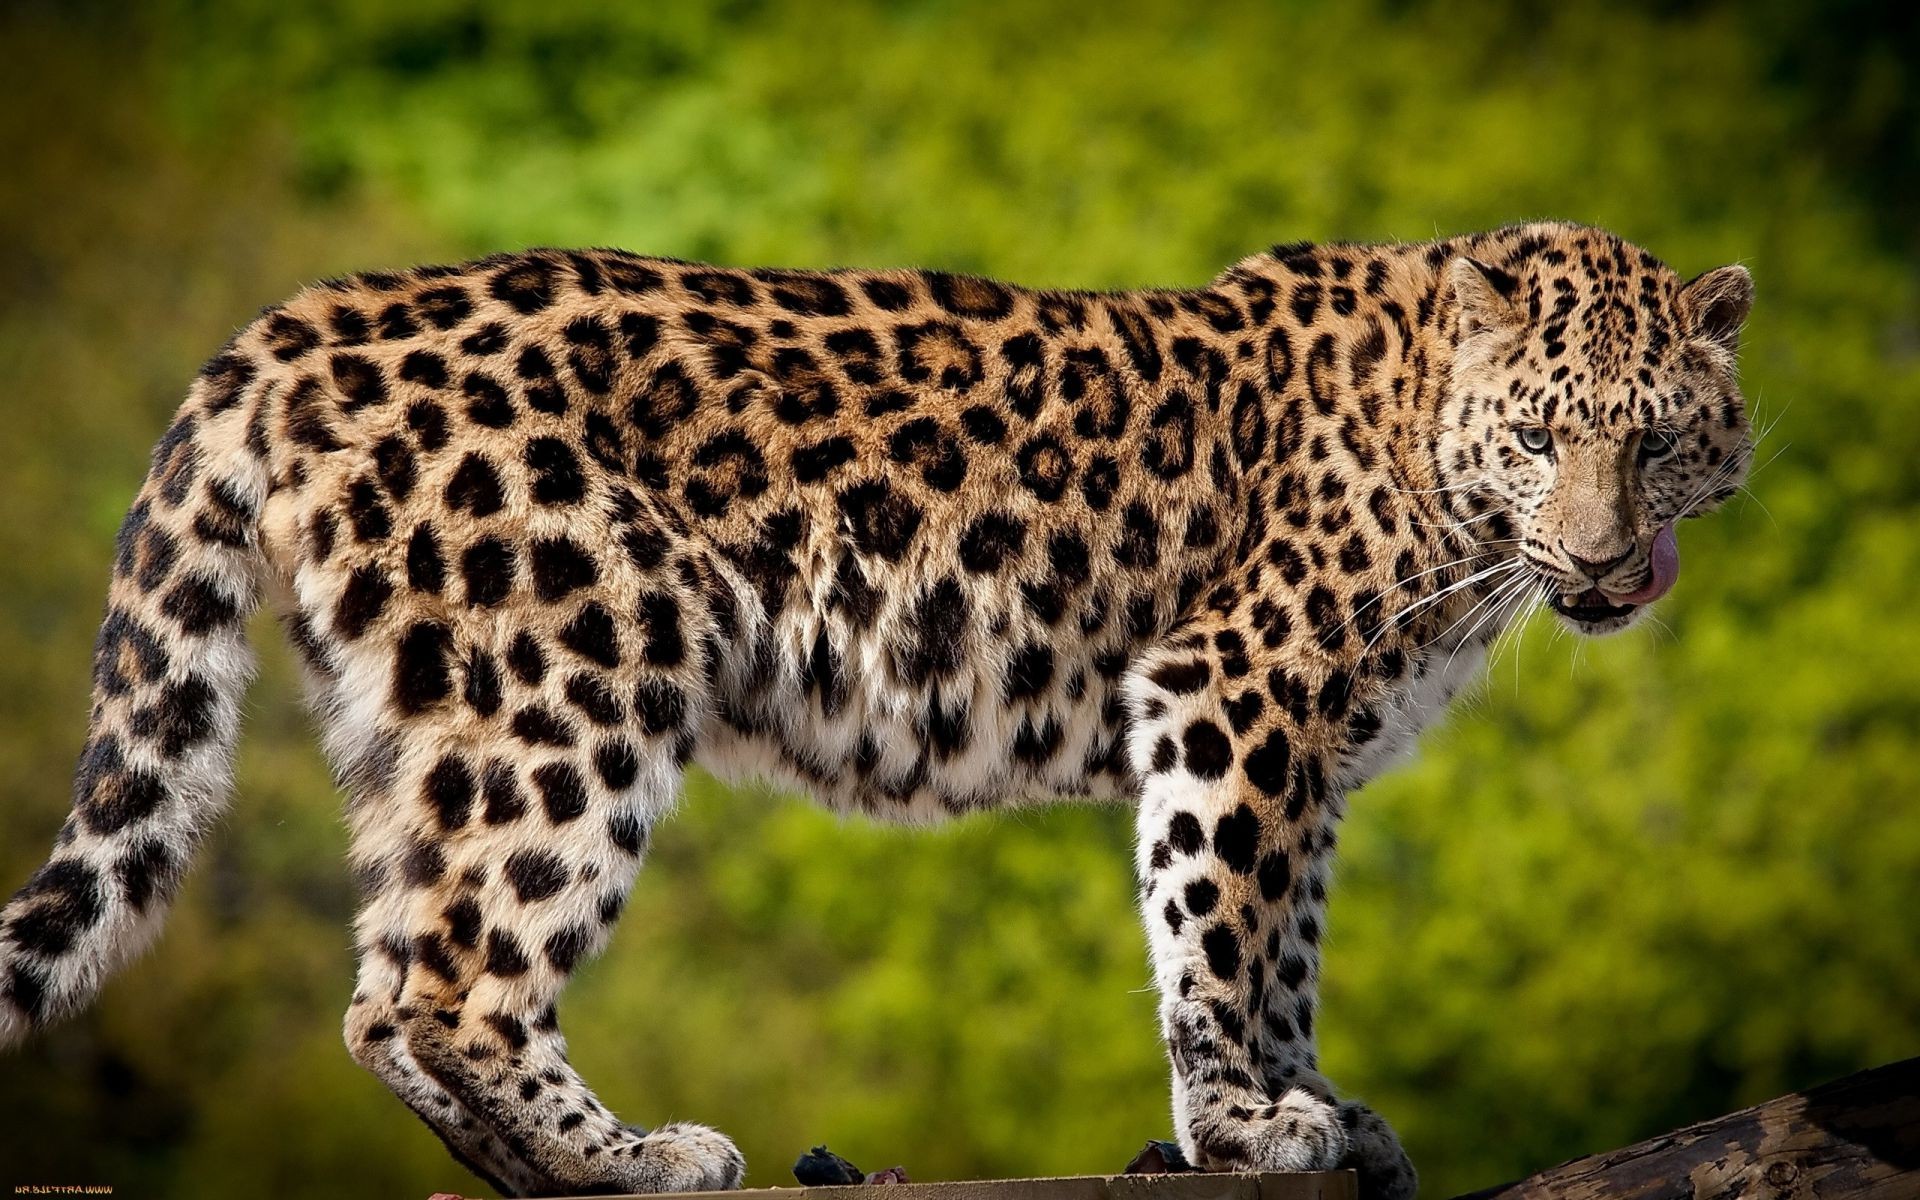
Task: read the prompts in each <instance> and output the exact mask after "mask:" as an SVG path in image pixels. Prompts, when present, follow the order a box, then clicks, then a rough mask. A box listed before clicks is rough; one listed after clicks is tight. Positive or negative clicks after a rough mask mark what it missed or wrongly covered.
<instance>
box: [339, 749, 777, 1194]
mask: <svg viewBox="0 0 1920 1200" xmlns="http://www.w3.org/2000/svg"><path fill="white" fill-rule="evenodd" d="M420 732H421V731H420V730H418V729H416V730H415V731H414V738H415V739H416V744H415V746H414V747H413V748H412V749H410V750H409V751H408V753H407V754H406V755H405V756H403V759H402V762H401V763H400V764H399V765H398V766H397V767H396V768H395V769H394V774H395V784H394V789H395V794H396V796H397V797H401V798H405V797H413V798H415V799H414V802H412V803H405V802H394V803H388V804H385V805H381V806H380V807H379V809H378V810H377V811H373V812H364V811H363V810H359V809H357V810H356V812H355V814H354V817H355V820H354V824H355V842H356V858H361V859H363V861H362V867H363V870H362V875H363V879H366V880H368V881H369V883H370V885H371V886H370V891H371V893H372V894H371V896H370V898H369V900H368V902H367V903H366V905H365V907H364V908H363V910H362V912H361V915H360V918H359V922H358V931H359V938H360V942H361V946H362V955H363V963H362V983H361V988H360V990H359V992H358V993H357V995H356V1003H355V1005H354V1008H353V1010H352V1011H351V1012H350V1014H349V1018H348V1025H349V1033H348V1037H349V1042H350V1043H352V1044H353V1045H354V1047H355V1054H356V1057H358V1058H360V1060H361V1061H362V1062H364V1063H366V1064H367V1065H368V1066H370V1067H371V1068H372V1069H373V1070H374V1071H375V1073H376V1074H379V1075H380V1076H381V1078H382V1079H383V1080H385V1081H386V1082H387V1083H388V1084H389V1086H391V1087H392V1088H393V1089H394V1091H395V1092H396V1093H397V1094H399V1095H400V1097H401V1098H402V1099H403V1100H405V1101H406V1102H407V1103H408V1104H409V1106H410V1107H412V1108H413V1109H414V1110H415V1111H416V1112H418V1113H420V1114H421V1116H422V1117H424V1118H425V1119H426V1120H427V1122H428V1124H429V1125H431V1126H433V1127H434V1129H435V1131H436V1132H437V1133H439V1134H440V1136H441V1137H442V1138H443V1139H444V1140H445V1141H446V1142H447V1144H448V1145H449V1147H450V1148H452V1149H453V1150H454V1151H455V1153H456V1154H457V1155H458V1156H460V1157H461V1158H462V1159H463V1160H465V1161H467V1162H468V1163H469V1165H471V1166H472V1167H473V1168H474V1169H476V1170H477V1171H479V1173H481V1174H482V1175H484V1176H487V1177H488V1178H489V1179H490V1181H492V1182H494V1183H496V1184H497V1185H499V1186H500V1187H501V1188H502V1189H503V1190H505V1191H509V1192H514V1193H518V1194H535V1195H538V1194H574V1193H582V1192H592V1191H604V1190H617V1191H632V1192H662V1191H698V1190H711V1189H715V1188H724V1187H733V1186H738V1184H739V1182H740V1179H741V1176H742V1174H743V1171H744V1164H743V1163H742V1161H741V1159H740V1156H739V1154H738V1152H737V1151H736V1150H735V1149H734V1148H733V1146H732V1144H731V1143H730V1142H728V1141H727V1140H726V1139H725V1138H724V1137H722V1136H721V1135H719V1134H718V1133H715V1132H713V1131H711V1130H708V1129H705V1128H702V1127H699V1126H691V1125H670V1126H664V1127H662V1128H659V1129H656V1130H653V1131H652V1132H648V1131H646V1130H643V1129H639V1128H636V1127H633V1126H629V1125H626V1124H623V1123H622V1122H621V1121H620V1120H619V1119H618V1118H617V1117H615V1116H614V1115H613V1114H612V1113H611V1112H609V1111H608V1110H607V1109H606V1107H605V1106H604V1105H602V1104H601V1103H600V1102H599V1101H598V1100H597V1099H596V1098H595V1097H594V1095H593V1093H592V1091H591V1090H590V1089H589V1088H588V1087H587V1085H586V1083H585V1082H584V1081H583V1080H582V1079H581V1078H580V1076H579V1075H578V1074H577V1073H576V1072H575V1071H574V1070H573V1068H572V1066H571V1065H570V1064H569V1063H568V1061H567V1056H566V1043H565V1040H564V1038H563V1037H562V1036H561V1033H560V1029H559V1025H558V1019H557V1016H556V1011H555V1005H556V1003H557V1000H558V998H559V993H560V991H561V989H562V987H563V986H564V985H565V983H566V981H567V978H568V976H569V975H570V974H571V973H572V971H573V970H574V969H575V968H576V967H577V966H578V965H579V964H580V963H582V962H584V961H585V960H586V959H587V958H589V957H591V956H592V955H593V954H595V953H597V952H598V951H599V950H600V948H601V947H602V945H603V944H604V943H605V941H606V938H607V935H608V933H609V932H610V930H611V928H612V926H613V923H614V921H615V920H616V919H617V918H618V916H619V914H620V911H621V908H622V906H623V904H624V902H625V900H626V897H627V893H628V890H629V889H630V888H631V886H632V884H633V880H634V877H635V875H636V874H637V873H638V870H639V867H640V860H641V854H642V852H643V850H644V848H645V845H646V842H647V839H648V835H649V833H650V830H651V827H652V824H653V822H654V821H655V820H656V819H657V817H658V816H659V815H660V814H661V813H662V812H663V811H664V810H665V808H666V807H667V806H668V805H669V804H670V802H671V798H672V796H673V793H674V790H675V788H676V787H677V785H678V781H679V774H680V768H679V763H678V760H677V755H676V752H675V748H674V741H673V740H672V739H671V738H669V737H665V736H659V735H649V734H648V733H647V732H646V727H645V725H643V724H640V725H634V726H631V727H622V728H619V729H617V730H615V729H609V730H607V731H604V732H598V733H596V735H594V736H588V737H583V738H581V739H580V744H576V745H574V746H570V747H564V748H558V747H556V748H547V749H544V750H542V751H541V752H539V753H537V754H528V753H526V752H524V749H523V748H521V747H518V746H514V745H511V744H510V745H508V746H505V747H503V746H500V745H497V744H493V745H489V744H487V743H485V742H478V741H472V740H455V739H439V740H435V741H431V742H420V741H418V740H417V739H418V738H419V734H420ZM362 846H366V847H370V848H386V849H373V850H372V851H371V853H370V855H368V856H366V857H364V858H363V854H362V851H361V847H362Z"/></svg>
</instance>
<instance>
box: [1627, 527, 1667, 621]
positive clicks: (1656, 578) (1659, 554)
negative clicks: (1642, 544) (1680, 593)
mask: <svg viewBox="0 0 1920 1200" xmlns="http://www.w3.org/2000/svg"><path fill="white" fill-rule="evenodd" d="M1647 565H1648V566H1649V567H1650V568H1651V569H1652V571H1651V574H1649V575H1648V576H1647V582H1646V584H1645V585H1644V586H1642V587H1641V588H1640V590H1639V591H1637V592H1625V593H1622V594H1621V595H1618V596H1614V597H1613V601H1614V603H1616V604H1651V603H1653V602H1654V601H1655V600H1658V599H1659V598H1660V597H1662V596H1664V595H1666V594H1667V592H1668V591H1670V590H1672V588H1673V585H1674V583H1675V581H1677V580H1678V579H1679V578H1680V542H1679V539H1677V538H1675V537H1674V536H1673V526H1671V525H1662V526H1661V527H1660V532H1659V533H1657V534H1655V535H1654V536H1653V549H1652V550H1650V551H1649V552H1648V553H1647Z"/></svg>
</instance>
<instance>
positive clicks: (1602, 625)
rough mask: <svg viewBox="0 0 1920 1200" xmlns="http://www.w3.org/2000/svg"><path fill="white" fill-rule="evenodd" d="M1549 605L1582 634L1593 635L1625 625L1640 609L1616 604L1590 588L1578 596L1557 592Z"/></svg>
mask: <svg viewBox="0 0 1920 1200" xmlns="http://www.w3.org/2000/svg"><path fill="white" fill-rule="evenodd" d="M1548 603H1549V604H1551V605H1552V606H1553V611H1555V612H1557V613H1559V614H1560V615H1561V616H1563V617H1565V618H1566V619H1567V620H1569V621H1571V622H1573V623H1574V625H1575V626H1576V627H1578V628H1579V629H1580V630H1581V631H1582V632H1593V633H1597V632H1600V631H1602V630H1603V629H1606V628H1609V627H1617V623H1624V622H1625V621H1626V619H1627V618H1628V617H1631V616H1632V615H1633V614H1634V612H1635V611H1637V610H1638V609H1639V608H1640V606H1639V605H1638V604H1616V603H1614V602H1613V601H1612V600H1609V599H1608V598H1607V594H1606V593H1605V592H1603V591H1601V590H1600V589H1599V588H1588V589H1587V590H1586V591H1584V592H1581V593H1580V594H1579V595H1577V596H1566V595H1562V594H1560V593H1557V592H1556V593H1555V594H1554V596H1553V599H1552V600H1550V601H1548Z"/></svg>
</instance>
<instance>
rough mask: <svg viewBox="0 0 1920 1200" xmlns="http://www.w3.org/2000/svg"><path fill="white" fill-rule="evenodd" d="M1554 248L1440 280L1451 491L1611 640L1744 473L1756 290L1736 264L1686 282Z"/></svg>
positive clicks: (1670, 572) (1662, 587) (1561, 605)
mask: <svg viewBox="0 0 1920 1200" xmlns="http://www.w3.org/2000/svg"><path fill="white" fill-rule="evenodd" d="M1545 242H1546V244H1545V246H1544V247H1543V246H1541V245H1539V244H1538V241H1537V240H1536V242H1535V245H1534V246H1532V247H1530V253H1527V254H1525V255H1516V256H1513V257H1512V259H1511V260H1510V261H1509V262H1508V263H1507V265H1505V266H1500V265H1495V264H1493V263H1490V262H1486V261H1481V260H1479V259H1476V258H1472V257H1459V258H1455V259H1453V260H1452V262H1451V263H1450V264H1448V266H1447V268H1446V278H1445V281H1444V283H1443V288H1444V290H1446V291H1447V292H1449V293H1450V294H1451V296H1452V298H1453V300H1454V306H1453V312H1454V317H1453V321H1454V325H1453V328H1452V330H1451V331H1450V332H1451V334H1452V336H1453V338H1454V359H1453V368H1452V388H1451V392H1450V398H1449V400H1448V403H1447V409H1446V411H1445V412H1444V413H1443V415H1442V420H1443V429H1442V432H1441V438H1440V443H1439V446H1440V462H1439V470H1440V482H1441V485H1442V487H1444V488H1446V489H1448V491H1447V494H1448V496H1449V498H1450V499H1451V500H1452V502H1453V504H1454V507H1455V508H1456V510H1457V511H1460V512H1463V513H1464V512H1468V511H1480V512H1485V513H1488V514H1500V515H1499V516H1498V517H1497V518H1495V519H1493V520H1492V521H1491V524H1492V525H1493V527H1494V528H1496V529H1497V530H1498V531H1499V532H1500V533H1502V534H1505V535H1509V536H1510V538H1511V541H1510V542H1508V543H1506V544H1503V545H1496V546H1489V547H1488V549H1489V550H1507V551H1511V553H1512V554H1513V555H1515V556H1516V559H1517V563H1518V566H1516V567H1515V568H1514V569H1512V570H1510V571H1509V572H1507V574H1509V575H1511V576H1513V577H1514V578H1516V579H1531V580H1532V581H1536V582H1537V583H1538V585H1539V587H1540V589H1541V590H1543V591H1545V592H1546V594H1547V598H1548V602H1549V603H1550V604H1551V605H1552V607H1553V608H1554V610H1555V611H1556V612H1558V613H1559V614H1560V615H1561V616H1562V617H1563V618H1564V619H1565V620H1566V621H1567V622H1568V623H1569V624H1570V625H1572V626H1573V627H1574V628H1575V629H1577V630H1579V631H1580V632H1582V633H1587V634H1605V633H1612V632H1614V631H1616V630H1619V629H1624V628H1625V627H1626V626H1627V625H1629V624H1631V623H1632V621H1633V620H1634V618H1635V617H1636V616H1637V615H1638V614H1639V613H1640V611H1641V610H1642V609H1643V608H1644V607H1645V606H1646V605H1648V604H1651V603H1652V602H1653V601H1655V600H1657V599H1659V598H1660V597H1661V596H1663V595H1665V594H1666V593H1667V591H1668V590H1669V589H1670V588H1672V587H1673V585H1674V581H1675V580H1676V579H1678V578H1679V574H1680V552H1679V546H1678V543H1677V541H1676V540H1675V537H1674V526H1675V525H1676V524H1677V523H1678V522H1680V521H1682V520H1685V519H1686V518H1689V517H1696V516H1699V515H1701V514H1702V513H1705V512H1708V511H1710V510H1712V509H1713V508H1716V507H1718V506H1719V504H1720V503H1721V502H1723V501H1724V500H1726V499H1727V497H1729V496H1731V495H1733V494H1734V493H1735V492H1736V491H1738V490H1739V488H1740V486H1741V484H1742V483H1743V481H1744V480H1745V478H1746V473H1747V470H1748V467H1749V466H1750V465H1751V462H1752V458H1753V441H1752V436H1751V431H1750V429H1749V426H1748V422H1747V412H1746V402H1745V400H1744V399H1743V398H1742V396H1741V394H1740V389H1739V385H1738V382H1737V379H1736V374H1735V366H1736V357H1737V353H1738V349H1739V340H1740V327H1741V324H1742V323H1743V322H1744V321H1745V320H1746V316H1747V310H1748V308H1749V307H1750V306H1751V304H1752V299H1753V281H1752V279H1751V278H1750V277H1749V276H1748V274H1747V272H1746V269H1745V268H1744V267H1739V266H1728V267H1720V268H1718V269H1716V270H1712V271H1708V272H1707V273H1706V274H1704V275H1700V276H1698V277H1697V278H1695V279H1693V280H1691V281H1690V282H1682V281H1681V280H1680V278H1679V277H1678V276H1676V275H1675V274H1674V273H1673V272H1672V271H1671V270H1669V269H1668V268H1667V267H1666V266H1665V265H1663V264H1661V263H1660V262H1658V261H1657V260H1655V259H1654V258H1652V256H1650V255H1647V254H1645V253H1644V252H1643V251H1640V250H1638V249H1636V248H1634V247H1632V246H1630V245H1627V244H1625V243H1623V242H1621V241H1619V240H1618V239H1616V238H1613V237H1612V236H1611V235H1608V234H1605V233H1602V232H1601V231H1598V230H1585V229H1573V228H1555V229H1554V230H1553V233H1552V234H1551V235H1548V236H1547V237H1546V238H1545ZM1529 573H1530V574H1529ZM1517 586H1524V585H1517Z"/></svg>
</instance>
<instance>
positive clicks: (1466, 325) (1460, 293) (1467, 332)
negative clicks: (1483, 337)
mask: <svg viewBox="0 0 1920 1200" xmlns="http://www.w3.org/2000/svg"><path fill="white" fill-rule="evenodd" d="M1447 285H1448V287H1450V288H1451V289H1452V290H1453V298H1454V301H1455V303H1456V304H1457V306H1458V313H1459V315H1458V317H1457V318H1456V321H1457V325H1456V330H1457V332H1458V334H1459V337H1460V339H1461V340H1462V341H1465V340H1466V339H1467V338H1470V337H1472V336H1473V335H1474V334H1476V333H1484V332H1486V331H1487V330H1489V329H1517V328H1519V327H1520V326H1521V325H1522V324H1523V323H1525V321H1526V316H1527V315H1526V312H1525V311H1524V310H1523V309H1522V308H1521V307H1520V302H1519V298H1520V281H1519V280H1518V279H1515V278H1514V277H1513V276H1512V275H1511V274H1509V273H1508V272H1506V271H1503V270H1501V269H1500V268H1499V267H1493V266H1488V265H1487V264H1486V263H1483V262H1481V261H1480V260H1479V259H1476V258H1468V257H1467V256H1465V255H1461V256H1460V257H1459V258H1456V259H1454V260H1453V261H1452V262H1451V263H1448V264H1447Z"/></svg>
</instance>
